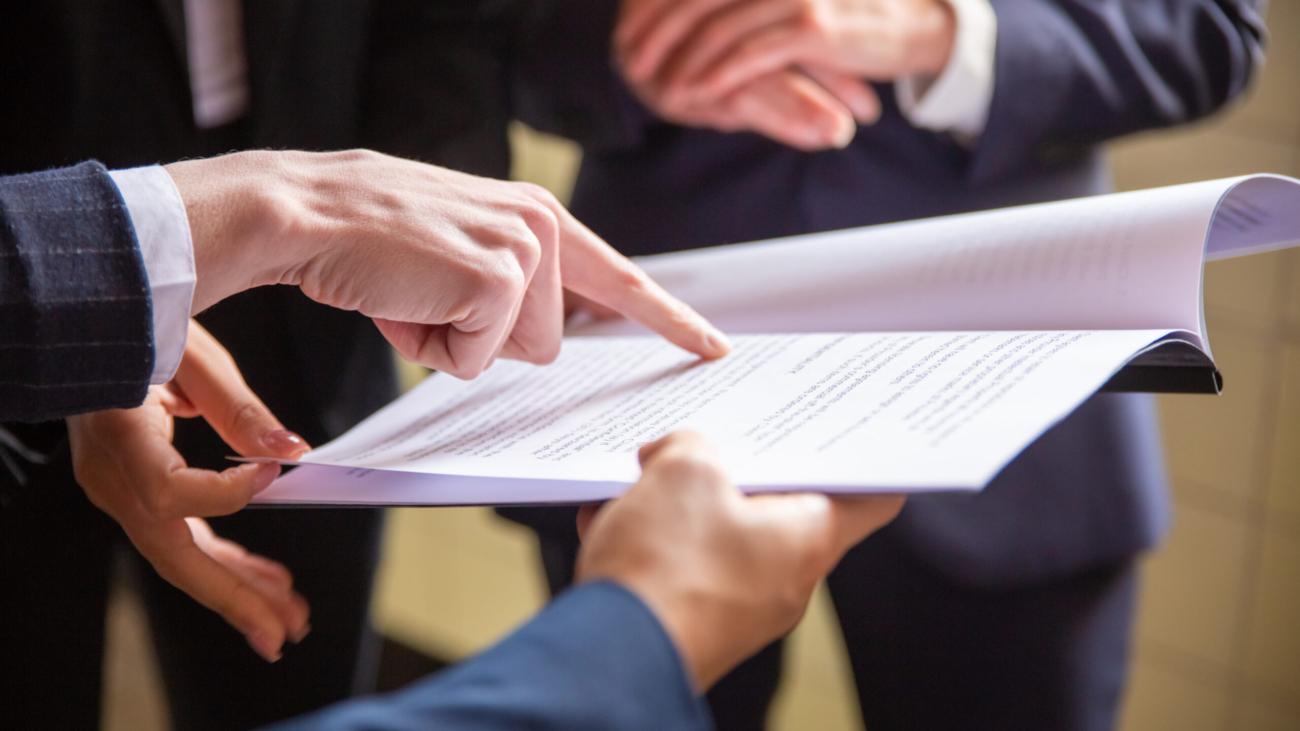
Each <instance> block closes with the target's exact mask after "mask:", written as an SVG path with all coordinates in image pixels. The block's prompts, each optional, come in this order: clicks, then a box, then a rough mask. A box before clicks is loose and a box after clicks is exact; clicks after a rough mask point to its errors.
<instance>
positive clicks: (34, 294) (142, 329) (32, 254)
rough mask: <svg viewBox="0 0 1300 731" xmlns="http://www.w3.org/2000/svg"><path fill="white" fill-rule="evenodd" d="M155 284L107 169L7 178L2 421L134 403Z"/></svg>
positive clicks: (0, 264)
mask: <svg viewBox="0 0 1300 731" xmlns="http://www.w3.org/2000/svg"><path fill="white" fill-rule="evenodd" d="M149 304H150V302H149V282H148V279H147V278H146V275H145V270H144V262H143V261H142V260H141V258H140V247H139V246H138V245H137V243H136V239H135V232H134V231H133V230H132V228H131V221H130V216H128V215H127V213H126V204H124V203H123V202H122V197H121V195H119V194H118V192H117V186H115V185H114V184H113V181H112V179H110V178H109V176H108V172H107V171H106V170H105V169H104V166H103V165H100V164H99V163H96V162H87V163H83V164H81V165H77V166H76V167H71V168H63V169H59V170H51V171H48V172H43V173H34V174H30V175H15V176H11V177H0V421H3V420H23V421H43V420H46V419H55V418H61V417H63V416H67V415H69V414H75V413H81V412H84V411H94V410H97V409H109V408H121V407H128V406H135V405H138V404H139V403H140V402H141V401H143V400H144V394H145V391H146V390H147V389H148V388H149V377H150V375H151V374H152V372H153V364H154V348H153V322H152V320H151V317H150V307H149Z"/></svg>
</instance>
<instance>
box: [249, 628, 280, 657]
mask: <svg viewBox="0 0 1300 731" xmlns="http://www.w3.org/2000/svg"><path fill="white" fill-rule="evenodd" d="M245 639H247V640H248V645H249V647H252V648H253V651H254V652H256V653H257V654H259V655H261V656H262V659H263V660H266V661H267V662H275V661H276V660H279V659H280V646H279V645H278V644H276V642H275V640H274V639H272V638H271V636H270V635H269V634H267V633H266V632H263V631H261V630H254V631H252V632H249V633H248V634H247V635H245Z"/></svg>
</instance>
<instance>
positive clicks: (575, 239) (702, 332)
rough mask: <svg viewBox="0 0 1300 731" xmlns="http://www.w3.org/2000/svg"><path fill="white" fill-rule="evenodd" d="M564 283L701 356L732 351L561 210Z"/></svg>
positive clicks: (706, 323)
mask: <svg viewBox="0 0 1300 731" xmlns="http://www.w3.org/2000/svg"><path fill="white" fill-rule="evenodd" d="M560 221H561V223H560V229H561V247H560V269H561V272H562V276H563V278H564V286H565V287H566V288H568V289H570V290H572V291H573V292H575V293H577V294H580V295H582V296H583V297H586V298H588V299H590V300H594V301H595V302H597V303H599V304H602V305H605V306H606V307H609V308H610V309H612V310H614V311H616V312H618V313H619V314H621V315H623V316H624V317H627V318H628V319H629V320H632V321H634V322H638V323H640V324H642V325H644V326H646V327H647V328H649V329H650V330H652V331H654V332H656V333H658V334H660V335H662V336H663V337H664V338H665V339H667V340H668V341H669V342H671V343H672V344H674V345H676V346H678V347H680V348H682V349H684V350H688V351H690V352H692V353H695V354H696V355H698V356H700V357H701V358H707V359H714V358H721V357H722V356H724V355H726V354H727V353H730V352H731V343H730V342H729V341H728V340H727V336H725V335H723V334H722V332H721V331H719V330H718V329H717V328H715V327H714V326H713V325H712V324H710V323H709V321H708V320H706V319H704V318H703V317H702V316H700V314H699V313H697V312H696V311H695V310H693V309H691V308H690V307H689V306H688V305H687V304H686V303H684V302H682V301H681V300H678V299H677V298H676V297H673V296H672V295H670V294H668V292H666V291H664V289H663V287H660V286H659V285H658V284H656V283H655V282H654V280H652V279H650V277H648V276H646V274H645V272H643V271H641V268H640V267H638V266H637V265H635V264H633V263H632V262H631V261H629V260H628V259H627V257H625V256H623V255H621V254H619V253H618V252H616V251H614V249H612V248H610V246H609V244H606V243H605V242H604V241H602V240H601V239H600V237H598V236H596V234H594V233H592V232H591V230H590V229H588V228H587V227H586V226H583V225H582V224H581V223H579V222H578V220H577V219H575V218H573V216H571V215H569V214H568V212H564V213H563V215H561V216H560Z"/></svg>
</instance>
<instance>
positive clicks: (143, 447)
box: [68, 321, 309, 661]
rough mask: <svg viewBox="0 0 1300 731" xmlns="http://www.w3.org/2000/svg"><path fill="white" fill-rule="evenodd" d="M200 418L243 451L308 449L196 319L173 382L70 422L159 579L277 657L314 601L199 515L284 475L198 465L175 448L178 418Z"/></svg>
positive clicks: (106, 498)
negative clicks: (133, 404)
mask: <svg viewBox="0 0 1300 731" xmlns="http://www.w3.org/2000/svg"><path fill="white" fill-rule="evenodd" d="M175 416H181V417H191V416H203V417H204V418H205V419H206V420H207V421H208V423H209V424H211V425H212V426H213V428H215V429H216V431H217V433H218V434H220V435H221V437H222V439H224V440H225V441H226V443H227V444H229V445H230V446H231V447H233V448H234V449H235V450H236V451H237V452H239V453H240V454H242V455H245V456H260V457H278V458H282V459H296V458H297V457H300V456H302V454H303V453H304V452H306V451H307V449H308V447H307V445H306V443H305V442H303V440H302V439H301V438H300V437H298V436H297V435H295V434H293V433H292V432H289V431H286V430H285V429H284V427H283V426H282V425H281V424H280V422H279V421H277V420H276V418H275V417H274V416H273V415H272V414H271V413H270V411H268V410H267V408H266V406H265V405H263V404H262V402H261V400H259V399H258V398H257V396H255V395H254V394H253V393H252V392H251V391H250V390H249V389H248V386H247V385H246V384H245V383H244V379H243V377H242V376H241V375H240V373H239V371H238V369H237V368H236V367H235V364H234V361H233V360H231V358H230V355H229V354H228V353H227V352H226V350H225V349H224V348H223V347H221V345H220V344H219V343H217V341H216V340H215V339H213V337H212V336H211V335H209V334H208V332H207V331H206V330H204V329H203V328H202V327H200V326H199V325H198V324H197V323H194V322H192V321H191V323H190V329H189V337H188V339H187V341H186V345H185V356H184V358H183V359H182V361H181V365H180V367H179V368H178V369H177V371H176V377H175V378H174V379H173V380H172V381H171V382H170V383H168V384H166V385H164V386H154V387H151V388H150V389H149V395H148V396H147V397H146V399H145V402H144V404H143V405H142V406H139V407H137V408H134V409H114V410H108V411H98V412H92V413H89V414H82V415H79V416H74V417H71V418H69V419H68V434H69V437H70V439H71V444H72V459H73V469H74V470H75V473H76V477H77V481H78V482H79V483H80V484H81V486H82V488H83V489H84V490H85V491H86V495H87V496H88V497H89V498H90V500H91V502H92V503H94V504H95V505H96V506H97V507H99V508H100V509H101V510H103V511H104V512H106V513H108V514H109V515H110V516H112V517H113V519H114V520H116V521H117V522H118V523H119V524H120V525H121V526H122V529H123V530H124V531H125V532H126V535H127V537H128V538H130V539H131V542H132V543H133V544H134V545H135V547H136V549H137V550H139V551H140V554H141V555H142V556H144V557H145V559H147V560H148V561H149V563H150V564H152V565H153V567H154V569H155V570H157V571H158V574H159V575H160V576H162V577H163V578H164V579H165V580H167V581H168V582H170V583H171V584H172V585H174V586H176V587H177V588H178V589H180V590H181V591H184V592H185V593H187V594H189V595H190V596H191V597H193V598H194V599H196V600H198V601H199V602H200V603H201V604H203V605H204V606H206V607H208V608H209V609H212V610H213V611H215V612H217V613H218V614H220V615H221V616H222V617H223V618H225V620H226V621H227V622H229V623H230V624H231V625H232V626H234V628H235V629H236V630H238V631H239V632H240V633H242V634H243V635H244V636H245V638H246V639H247V641H248V643H249V645H251V646H252V648H253V649H254V650H255V651H256V652H257V653H258V654H259V655H261V656H262V657H264V658H266V659H267V660H268V661H274V660H276V659H278V658H279V657H280V648H281V647H282V646H283V644H284V642H285V640H286V639H287V640H290V641H293V642H296V641H299V640H301V639H302V637H303V636H305V635H306V633H307V631H308V624H307V619H308V615H309V609H308V606H307V602H306V601H305V600H304V599H303V598H302V597H301V596H299V595H298V594H297V593H296V592H294V591H293V579H292V576H291V575H290V574H289V571H288V570H287V569H285V567H284V566H282V565H280V564H278V563H276V562H274V561H271V560H269V559H266V558H263V557H261V556H257V555H254V554H250V553H248V552H247V551H245V550H244V549H243V548H241V547H240V546H238V545H236V544H234V543H231V542H230V541H226V540H224V539H221V538H218V537H217V536H215V535H214V534H213V533H212V530H211V529H210V528H209V527H208V525H207V523H205V522H204V521H202V520H200V519H199V518H198V517H196V516H214V515H225V514H228V513H233V512H235V511H237V510H239V509H240V508H242V507H244V506H245V505H247V504H248V501H249V500H250V499H251V498H252V497H253V495H255V494H256V493H257V492H259V491H260V490H262V489H264V488H265V487H267V486H268V485H270V484H271V481H272V480H274V479H275V477H276V475H278V474H279V472H280V468H279V466H278V465H275V464H245V465H240V466H238V467H232V468H230V469H227V470H224V471H222V472H213V471H210V470H200V469H194V468H190V467H188V466H187V465H186V463H185V459H184V458H183V457H181V455H180V453H179V452H177V451H176V449H175V448H174V447H173V446H172V443H171V440H172V418H173V417H175Z"/></svg>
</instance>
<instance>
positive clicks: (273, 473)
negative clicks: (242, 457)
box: [253, 462, 280, 495]
mask: <svg viewBox="0 0 1300 731" xmlns="http://www.w3.org/2000/svg"><path fill="white" fill-rule="evenodd" d="M279 476H280V465H278V464H275V463H274V462H272V463H270V464H264V465H262V466H261V467H260V468H259V469H258V470H257V474H255V475H253V494H254V495H256V494H257V493H259V492H261V491H263V490H265V489H266V488H268V487H270V486H271V483H272V482H275V478H276V477H279Z"/></svg>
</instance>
